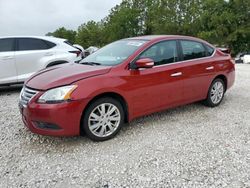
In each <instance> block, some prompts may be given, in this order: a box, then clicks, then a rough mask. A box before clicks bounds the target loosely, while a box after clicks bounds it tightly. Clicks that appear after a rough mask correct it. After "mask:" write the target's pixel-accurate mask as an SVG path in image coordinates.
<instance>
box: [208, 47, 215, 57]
mask: <svg viewBox="0 0 250 188" xmlns="http://www.w3.org/2000/svg"><path fill="white" fill-rule="evenodd" d="M206 47H207V56H211V55H213V53H214V49H213V48H212V47H210V46H208V45H206Z"/></svg>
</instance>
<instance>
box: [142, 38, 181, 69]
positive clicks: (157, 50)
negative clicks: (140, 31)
mask: <svg viewBox="0 0 250 188" xmlns="http://www.w3.org/2000/svg"><path fill="white" fill-rule="evenodd" d="M139 58H140V59H142V58H151V59H152V60H154V62H155V65H156V66H157V65H163V64H169V63H173V62H176V61H177V60H178V55H177V45H176V41H164V42H160V43H157V44H155V45H153V46H151V47H150V48H149V49H147V50H146V51H144V52H143V53H142V54H141V55H140V57H139Z"/></svg>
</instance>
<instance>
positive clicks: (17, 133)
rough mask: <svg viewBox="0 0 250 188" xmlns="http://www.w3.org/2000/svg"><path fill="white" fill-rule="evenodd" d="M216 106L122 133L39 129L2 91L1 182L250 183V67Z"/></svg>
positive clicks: (191, 108)
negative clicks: (106, 136)
mask: <svg viewBox="0 0 250 188" xmlns="http://www.w3.org/2000/svg"><path fill="white" fill-rule="evenodd" d="M236 68H237V79H236V84H235V85H234V87H233V88H232V89H231V90H229V91H228V93H227V94H226V96H225V100H224V101H223V103H222V104H221V106H219V107H217V108H207V107H204V106H203V105H201V104H199V103H197V104H191V105H187V106H184V107H179V108H175V109H171V110H167V111H164V112H161V113H157V114H154V115H150V116H147V117H143V118H140V119H137V120H135V121H133V122H132V123H130V124H129V125H126V126H125V127H124V128H123V129H122V131H121V133H120V134H118V135H117V137H116V138H114V139H112V140H109V141H106V142H100V143H96V142H92V141H90V140H89V139H87V138H84V137H73V138H54V137H45V136H39V135H35V134H33V133H31V132H29V131H28V130H27V129H26V128H25V127H24V125H23V123H22V121H21V117H20V115H19V111H18V108H17V102H18V95H19V92H20V88H19V89H18V88H14V89H1V90H0V187H106V188H108V187H250V65H237V67H236Z"/></svg>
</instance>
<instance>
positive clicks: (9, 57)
mask: <svg viewBox="0 0 250 188" xmlns="http://www.w3.org/2000/svg"><path fill="white" fill-rule="evenodd" d="M9 59H14V56H4V57H3V60H9Z"/></svg>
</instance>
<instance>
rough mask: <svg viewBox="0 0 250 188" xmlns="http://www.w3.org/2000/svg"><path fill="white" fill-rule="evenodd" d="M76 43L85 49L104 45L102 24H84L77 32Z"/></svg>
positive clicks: (92, 22)
mask: <svg viewBox="0 0 250 188" xmlns="http://www.w3.org/2000/svg"><path fill="white" fill-rule="evenodd" d="M76 43H77V44H80V45H82V46H83V47H84V48H88V47H89V46H98V47H100V46H102V45H104V44H105V42H104V39H103V26H102V24H101V23H98V22H94V21H89V22H87V23H85V24H82V25H81V26H80V27H79V28H78V30H77V35H76Z"/></svg>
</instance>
